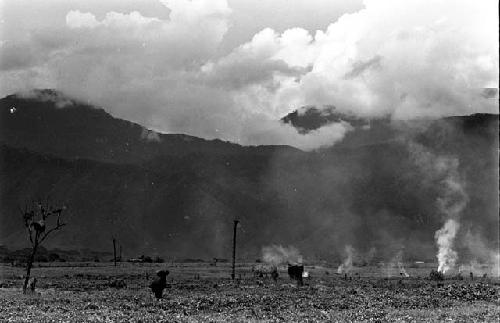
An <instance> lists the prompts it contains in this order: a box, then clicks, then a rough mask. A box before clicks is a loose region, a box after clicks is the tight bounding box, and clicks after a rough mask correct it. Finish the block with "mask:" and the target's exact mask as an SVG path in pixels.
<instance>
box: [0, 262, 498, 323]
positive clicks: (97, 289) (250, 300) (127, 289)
mask: <svg viewBox="0 0 500 323" xmlns="http://www.w3.org/2000/svg"><path fill="white" fill-rule="evenodd" d="M41 265H42V266H48V264H41ZM160 268H167V269H168V270H169V271H170V275H169V276H168V281H167V282H168V287H167V289H166V290H165V292H164V297H163V299H162V300H160V301H157V300H156V299H153V297H152V295H151V293H150V291H149V289H148V288H147V286H148V285H149V283H150V282H151V281H152V280H153V279H154V278H155V272H156V271H157V270H159V269H160ZM306 270H307V271H308V272H309V273H310V278H306V279H305V284H304V286H302V287H297V286H296V284H294V283H293V282H291V281H290V279H289V278H288V275H287V274H286V270H285V268H281V270H280V277H279V279H278V281H277V282H274V281H273V280H272V279H271V278H267V277H253V276H252V274H251V271H250V266H249V265H240V266H239V267H238V268H237V275H236V276H237V278H238V279H237V280H236V281H235V282H232V281H231V280H230V279H229V276H230V268H229V265H228V264H218V265H217V267H214V266H212V265H209V264H128V263H126V264H125V263H123V264H119V265H118V266H117V267H114V266H113V265H112V264H109V263H97V264H96V263H79V264H59V266H55V265H53V264H52V265H50V267H38V266H37V267H36V268H34V270H33V275H34V276H35V277H37V278H38V280H39V282H38V284H37V286H38V288H37V293H36V294H34V295H22V294H21V285H22V276H23V273H24V270H23V268H21V267H11V266H10V265H0V310H1V311H0V321H1V322H162V321H165V322H218V321H229V322H243V321H244V322H248V321H250V322H255V321H259V322H261V321H265V322H275V321H276V322H277V321H286V322H299V321H300V322H307V321H313V322H316V321H334V322H335V321H337V322H359V321H370V322H373V321H375V322H386V321H396V322H415V321H416V322H432V321H435V322H442V321H454V322H499V321H500V299H499V296H500V280H499V279H498V278H482V277H481V278H478V277H475V278H474V280H471V279H470V277H469V276H468V275H467V276H466V277H464V278H463V279H456V278H453V279H451V278H448V279H446V280H444V281H440V282H436V281H431V280H429V279H428V278H427V277H428V274H429V271H430V270H429V269H428V268H420V269H418V268H413V269H412V268H409V269H408V272H409V274H410V275H411V277H409V278H401V277H391V278H388V277H387V273H386V272H384V270H382V269H381V268H378V267H362V268H356V269H355V270H354V272H353V274H352V275H351V276H350V277H348V278H347V279H345V277H344V275H337V274H336V273H335V269H334V268H328V267H321V266H307V267H306ZM358 274H359V275H358Z"/></svg>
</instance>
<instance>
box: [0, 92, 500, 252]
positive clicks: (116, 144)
mask: <svg viewBox="0 0 500 323" xmlns="http://www.w3.org/2000/svg"><path fill="white" fill-rule="evenodd" d="M49 93H50V95H55V94H53V93H51V92H49ZM57 95H59V94H57ZM58 99H60V97H58ZM57 102H58V101H57V100H52V101H51V100H45V101H44V100H39V99H38V100H35V99H21V98H18V97H14V96H9V97H7V98H4V99H2V100H0V103H1V105H0V110H1V120H0V122H1V128H0V129H1V130H0V131H1V137H0V139H1V143H2V145H1V147H0V156H1V157H2V158H1V162H0V183H1V186H0V221H1V223H2V227H1V229H0V245H1V244H5V245H6V246H8V247H12V248H13V249H14V248H22V247H24V246H26V245H27V240H26V238H25V236H24V235H25V233H24V229H23V227H22V223H21V221H20V218H19V214H18V211H17V207H18V206H19V205H22V203H23V202H24V200H25V199H27V198H30V197H39V196H41V197H45V196H49V195H50V197H51V198H52V199H55V200H60V201H64V203H65V204H67V205H68V207H69V210H70V212H68V215H67V219H68V223H69V225H68V226H67V227H65V228H64V230H63V231H61V232H60V233H58V234H57V235H55V236H54V237H53V238H52V239H51V240H50V241H49V243H48V245H47V247H60V248H68V249H78V248H81V249H85V248H90V249H94V250H99V251H109V250H110V247H111V236H112V235H114V236H116V237H117V238H118V240H119V241H120V243H121V244H122V245H123V246H124V257H132V256H137V255H139V254H143V253H144V254H151V255H153V254H158V255H161V256H176V257H182V258H186V257H198V258H205V259H210V258H212V257H221V258H228V257H229V256H230V248H231V237H232V221H233V219H235V218H238V219H239V220H240V221H241V227H240V228H239V233H238V246H239V249H238V250H239V254H240V255H241V256H242V257H248V258H249V259H253V258H254V257H258V256H259V253H260V249H261V248H262V246H266V245H269V244H283V245H294V246H296V247H298V248H299V249H300V250H301V251H302V253H303V254H304V256H305V257H306V258H315V259H318V258H323V259H338V257H341V256H342V252H343V249H344V246H345V244H352V245H353V246H355V248H356V249H358V250H360V251H363V252H367V251H368V250H369V249H371V248H376V249H377V253H378V255H379V256H380V257H391V255H392V254H393V253H394V250H396V249H397V248H401V247H402V246H404V247H406V256H407V257H413V258H415V259H416V258H419V259H421V258H426V259H432V258H433V257H434V252H435V249H434V232H435V231H436V230H437V229H438V228H439V227H440V225H441V224H442V221H443V219H441V218H440V216H439V215H438V213H437V212H436V198H437V197H438V196H439V192H438V186H439V182H438V180H437V179H433V180H427V181H425V180H424V179H425V178H426V176H427V174H425V172H423V171H422V170H421V169H418V167H416V166H415V163H414V161H413V160H412V158H411V156H410V153H409V150H408V142H409V141H413V142H416V143H419V144H421V145H423V146H424V147H426V149H428V150H429V152H431V153H432V154H436V155H446V156H455V157H457V158H458V160H459V163H460V165H459V171H460V173H461V174H462V175H463V177H464V179H465V181H466V190H467V194H468V196H469V203H468V206H467V208H466V210H465V211H464V212H463V215H462V217H463V218H462V227H461V230H462V233H461V234H462V235H465V234H466V233H467V232H468V231H470V232H473V233H477V234H479V235H480V236H481V237H482V238H484V240H485V241H487V242H488V243H490V244H492V245H494V244H495V241H496V239H497V237H498V194H497V193H498V115H473V116H462V117H450V118H444V119H439V120H434V121H411V122H408V123H393V122H390V121H389V120H384V121H382V120H381V121H379V122H370V123H369V126H364V124H363V125H360V126H356V127H354V130H353V131H351V132H350V133H349V134H348V136H347V137H346V138H345V139H344V141H343V142H341V143H340V144H338V145H335V146H333V147H331V148H327V149H322V150H319V151H316V152H310V153H304V152H301V151H299V150H297V149H294V148H291V147H275V146H270V147H268V146H259V147H242V146H239V145H236V144H231V143H225V142H222V141H218V140H213V141H207V140H203V139H200V138H194V137H189V136H185V135H161V134H158V136H159V138H160V141H157V139H153V140H151V138H150V139H149V140H148V139H147V138H145V136H144V135H143V131H144V129H143V128H142V127H141V126H139V125H136V124H133V123H131V122H128V121H124V120H120V119H116V118H113V117H111V116H110V115H108V114H107V113H106V112H104V111H103V110H99V109H95V108H93V107H91V106H88V105H82V104H79V103H71V105H69V104H68V103H67V102H66V101H62V102H66V103H65V104H64V105H65V106H64V107H58V103H57ZM59 105H61V104H59ZM12 107H15V111H14V112H13V113H11V111H10V109H11V108H12ZM298 117H300V116H298ZM295 122H296V123H297V122H299V123H300V121H298V120H296V121H295ZM351 122H352V120H351ZM127 143H128V145H127ZM458 245H459V247H460V248H464V240H461V239H459V241H458Z"/></svg>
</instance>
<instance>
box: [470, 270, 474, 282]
mask: <svg viewBox="0 0 500 323" xmlns="http://www.w3.org/2000/svg"><path fill="white" fill-rule="evenodd" d="M469 276H470V280H474V273H473V272H472V271H471V272H470V274H469Z"/></svg>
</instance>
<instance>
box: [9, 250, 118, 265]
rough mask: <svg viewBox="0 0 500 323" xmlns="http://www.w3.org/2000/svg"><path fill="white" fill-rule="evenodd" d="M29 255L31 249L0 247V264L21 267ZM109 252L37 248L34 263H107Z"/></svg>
mask: <svg viewBox="0 0 500 323" xmlns="http://www.w3.org/2000/svg"><path fill="white" fill-rule="evenodd" d="M30 253H31V248H24V249H17V250H10V249H8V248H7V247H5V246H0V262H2V263H11V264H13V265H22V264H23V263H24V262H26V259H27V258H28V256H29V255H30ZM110 258H112V253H111V252H102V251H93V250H88V249H83V250H62V249H58V248H55V249H46V248H44V247H38V251H37V254H36V255H35V262H100V261H109V259H110Z"/></svg>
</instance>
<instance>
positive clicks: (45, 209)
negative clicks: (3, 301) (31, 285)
mask: <svg viewBox="0 0 500 323" xmlns="http://www.w3.org/2000/svg"><path fill="white" fill-rule="evenodd" d="M65 209H66V206H61V207H55V206H54V205H51V204H50V202H49V200H48V199H47V201H45V202H42V201H38V202H35V201H31V203H26V204H25V206H24V209H21V208H20V212H21V214H22V216H23V221H24V226H25V227H26V229H27V230H28V237H29V240H30V242H31V254H30V256H29V258H28V262H27V263H26V277H25V278H24V284H23V293H24V294H26V291H27V287H28V282H29V279H30V274H31V267H32V266H33V262H34V260H35V255H36V252H37V250H38V247H39V246H40V245H41V244H42V242H44V241H45V239H47V237H48V236H49V235H50V234H51V233H53V232H54V231H56V230H59V229H61V228H62V227H63V226H65V225H66V223H62V222H61V215H62V213H63V211H64V210H65ZM49 222H50V223H49Z"/></svg>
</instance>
